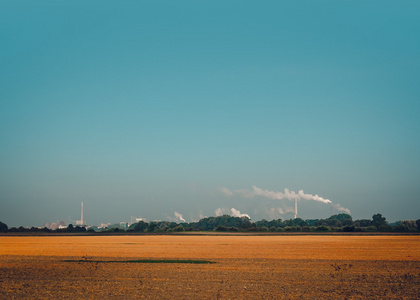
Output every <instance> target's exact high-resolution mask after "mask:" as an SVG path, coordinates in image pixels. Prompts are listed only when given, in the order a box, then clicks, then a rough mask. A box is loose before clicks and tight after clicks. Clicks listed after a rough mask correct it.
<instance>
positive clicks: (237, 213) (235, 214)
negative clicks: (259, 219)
mask: <svg viewBox="0 0 420 300" xmlns="http://www.w3.org/2000/svg"><path fill="white" fill-rule="evenodd" d="M214 213H215V214H216V217H220V216H223V215H231V216H232V217H240V218H243V217H246V218H248V219H251V217H250V216H249V215H248V214H242V213H241V212H240V211H239V210H237V209H235V208H233V207H232V208H231V209H230V214H229V210H228V209H226V208H221V207H219V208H217V209H216V210H215V211H214Z"/></svg>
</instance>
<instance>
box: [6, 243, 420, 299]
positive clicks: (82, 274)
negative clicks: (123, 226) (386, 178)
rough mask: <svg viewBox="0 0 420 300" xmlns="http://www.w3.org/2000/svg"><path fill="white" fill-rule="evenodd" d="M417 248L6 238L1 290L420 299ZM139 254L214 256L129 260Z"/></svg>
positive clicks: (39, 294)
mask: <svg viewBox="0 0 420 300" xmlns="http://www.w3.org/2000/svg"><path fill="white" fill-rule="evenodd" d="M419 246H420V238H419V236H201V235H200V236H59V237H57V236H42V237H32V236H27V237H9V236H3V237H0V298H2V299H3V298H4V299H13V298H28V297H30V298H45V299H47V298H48V299H51V298H73V299H74V298H121V299H123V298H124V299H130V298H132V299H134V298H145V299H168V298H171V299H192V298H195V299H196V298H202V299H217V298H224V299H234V298H248V299H249V298H254V299H264V298H265V299H272V298H277V299H291V298H307V299H309V298H312V299H313V298H318V299H319V298H323V299H328V298H329V299H336V298H355V299H357V298H394V299H397V298H398V299H401V298H406V299H418V298H420V294H419V292H418V290H419V287H420V271H419V270H420V262H419V260H420V251H419V249H420V247H419ZM139 259H150V260H157V259H170V260H208V261H212V262H215V264H185V263H129V262H127V261H128V260H139ZM66 260H67V261H66ZM68 260H71V261H68ZM80 260H82V261H83V262H81V261H80ZM118 261H121V263H118Z"/></svg>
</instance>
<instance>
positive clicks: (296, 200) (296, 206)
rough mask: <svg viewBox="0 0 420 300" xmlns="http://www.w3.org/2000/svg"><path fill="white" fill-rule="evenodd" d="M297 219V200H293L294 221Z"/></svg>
mask: <svg viewBox="0 0 420 300" xmlns="http://www.w3.org/2000/svg"><path fill="white" fill-rule="evenodd" d="M296 218H297V199H296V198H295V219H296Z"/></svg>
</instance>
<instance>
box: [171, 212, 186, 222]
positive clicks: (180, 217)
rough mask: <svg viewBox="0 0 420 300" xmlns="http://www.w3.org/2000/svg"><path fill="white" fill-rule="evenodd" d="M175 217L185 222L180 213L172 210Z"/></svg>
mask: <svg viewBox="0 0 420 300" xmlns="http://www.w3.org/2000/svg"><path fill="white" fill-rule="evenodd" d="M174 215H175V218H176V219H177V220H179V221H181V222H186V221H185V219H184V218H183V217H182V215H181V214H180V213H178V212H174Z"/></svg>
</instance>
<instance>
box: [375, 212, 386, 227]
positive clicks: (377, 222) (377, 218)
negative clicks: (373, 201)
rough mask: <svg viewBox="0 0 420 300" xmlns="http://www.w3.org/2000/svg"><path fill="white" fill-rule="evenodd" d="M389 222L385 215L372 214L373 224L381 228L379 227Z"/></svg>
mask: <svg viewBox="0 0 420 300" xmlns="http://www.w3.org/2000/svg"><path fill="white" fill-rule="evenodd" d="M387 224H388V222H387V221H386V218H385V217H382V215H381V214H376V215H373V216H372V225H373V226H375V227H376V228H378V229H379V227H381V226H382V227H383V226H384V225H387Z"/></svg>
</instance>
